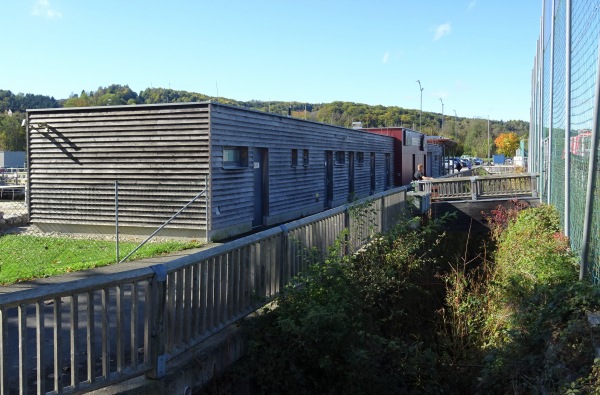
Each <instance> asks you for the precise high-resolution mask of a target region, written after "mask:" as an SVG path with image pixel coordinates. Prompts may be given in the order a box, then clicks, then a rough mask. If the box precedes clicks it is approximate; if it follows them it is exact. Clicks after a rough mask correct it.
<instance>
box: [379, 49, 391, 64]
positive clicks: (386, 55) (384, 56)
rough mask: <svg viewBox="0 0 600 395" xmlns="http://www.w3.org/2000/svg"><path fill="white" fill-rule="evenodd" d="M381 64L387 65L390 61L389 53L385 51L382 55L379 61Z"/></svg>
mask: <svg viewBox="0 0 600 395" xmlns="http://www.w3.org/2000/svg"><path fill="white" fill-rule="evenodd" d="M381 61H382V62H383V63H388V62H389V61H390V51H387V52H386V53H384V54H383V59H381Z"/></svg>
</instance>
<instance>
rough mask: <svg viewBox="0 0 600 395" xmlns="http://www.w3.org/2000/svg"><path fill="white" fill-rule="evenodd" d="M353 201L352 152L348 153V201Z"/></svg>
mask: <svg viewBox="0 0 600 395" xmlns="http://www.w3.org/2000/svg"><path fill="white" fill-rule="evenodd" d="M353 199H354V152H352V151H350V152H348V201H352V200H353Z"/></svg>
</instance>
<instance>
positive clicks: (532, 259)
mask: <svg viewBox="0 0 600 395" xmlns="http://www.w3.org/2000/svg"><path fill="white" fill-rule="evenodd" d="M575 262H576V259H575V257H574V255H573V253H572V252H571V251H570V249H569V242H568V239H566V238H565V237H564V236H562V235H561V233H560V222H559V216H558V212H557V211H556V209H555V208H554V207H552V206H541V207H537V208H531V209H527V210H523V211H522V212H520V213H519V214H518V216H517V218H516V220H515V221H514V222H512V223H511V224H509V225H508V227H507V228H506V230H505V231H504V232H502V233H501V235H500V237H499V243H498V248H497V254H496V263H495V266H494V268H493V270H492V273H491V280H492V281H490V283H489V284H488V290H487V292H486V297H487V298H488V300H489V304H488V307H489V311H487V312H486V316H487V318H486V323H485V327H484V332H483V335H484V337H487V338H488V341H487V344H485V345H484V348H485V350H487V352H486V355H485V358H484V369H483V371H482V374H481V382H480V387H479V390H480V391H481V392H484V393H508V392H511V393H560V392H562V391H564V390H565V388H566V386H568V385H570V383H571V382H573V381H575V380H577V379H581V378H582V377H586V376H588V375H589V374H590V372H591V371H592V366H593V364H594V352H595V351H594V348H595V347H594V342H595V341H596V340H597V339H598V333H597V329H595V328H592V327H591V326H590V325H589V324H588V323H587V320H586V312H587V311H590V310H592V311H593V310H596V309H598V308H599V307H600V298H599V297H600V292H599V291H598V289H597V287H595V286H593V285H591V284H588V283H585V282H578V281H577V267H576V265H575Z"/></svg>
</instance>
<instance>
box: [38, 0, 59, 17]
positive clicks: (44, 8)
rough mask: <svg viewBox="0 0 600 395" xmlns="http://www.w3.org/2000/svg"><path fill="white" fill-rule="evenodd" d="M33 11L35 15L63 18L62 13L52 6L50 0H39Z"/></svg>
mask: <svg viewBox="0 0 600 395" xmlns="http://www.w3.org/2000/svg"><path fill="white" fill-rule="evenodd" d="M31 13H32V15H34V16H40V17H43V18H48V19H54V18H57V19H60V18H62V14H61V13H60V12H59V11H57V10H55V9H53V8H52V6H50V1H49V0H37V1H36V3H35V4H34V6H33V11H32V12H31Z"/></svg>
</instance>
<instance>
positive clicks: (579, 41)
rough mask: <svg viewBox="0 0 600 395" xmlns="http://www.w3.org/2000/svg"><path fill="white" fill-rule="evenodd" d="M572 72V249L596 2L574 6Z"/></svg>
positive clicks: (581, 185) (582, 180)
mask: <svg viewBox="0 0 600 395" xmlns="http://www.w3.org/2000/svg"><path fill="white" fill-rule="evenodd" d="M572 7H573V10H572V17H573V22H572V44H571V45H572V69H571V84H572V85H571V92H572V93H571V97H572V101H571V134H570V146H571V147H570V150H571V156H570V158H571V163H570V166H571V174H570V188H571V196H570V204H571V212H572V214H571V218H572V219H571V221H570V223H571V229H570V232H569V234H570V236H571V239H572V246H573V248H574V249H575V250H576V251H580V249H581V246H582V244H581V243H582V242H583V224H584V213H585V205H586V201H585V196H586V189H587V177H588V165H589V155H590V143H591V129H592V120H593V109H594V104H593V103H594V87H595V84H596V64H597V59H598V52H597V50H598V32H599V31H600V30H599V23H600V19H599V18H600V16H599V15H598V8H599V4H598V2H597V1H595V0H591V1H576V2H573V6H572Z"/></svg>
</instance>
